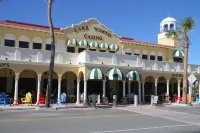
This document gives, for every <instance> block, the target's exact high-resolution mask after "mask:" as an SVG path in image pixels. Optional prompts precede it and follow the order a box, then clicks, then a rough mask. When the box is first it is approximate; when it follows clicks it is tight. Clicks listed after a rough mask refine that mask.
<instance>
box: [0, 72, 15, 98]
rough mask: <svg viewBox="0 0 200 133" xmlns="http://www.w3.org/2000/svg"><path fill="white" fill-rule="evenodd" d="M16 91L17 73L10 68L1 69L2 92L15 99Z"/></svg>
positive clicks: (0, 82)
mask: <svg viewBox="0 0 200 133" xmlns="http://www.w3.org/2000/svg"><path fill="white" fill-rule="evenodd" d="M14 90H15V72H14V71H13V70H12V69H9V68H1V69H0V92H5V93H6V94H7V95H9V97H11V98H13V96H14Z"/></svg>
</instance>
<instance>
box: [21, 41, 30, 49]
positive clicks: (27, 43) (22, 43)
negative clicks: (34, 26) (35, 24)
mask: <svg viewBox="0 0 200 133" xmlns="http://www.w3.org/2000/svg"><path fill="white" fill-rule="evenodd" d="M19 47H20V48H28V47H29V42H23V41H19Z"/></svg>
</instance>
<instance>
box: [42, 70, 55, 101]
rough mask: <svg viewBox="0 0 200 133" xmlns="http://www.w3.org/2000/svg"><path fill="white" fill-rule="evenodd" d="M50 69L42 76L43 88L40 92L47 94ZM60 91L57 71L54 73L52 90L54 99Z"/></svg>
mask: <svg viewBox="0 0 200 133" xmlns="http://www.w3.org/2000/svg"><path fill="white" fill-rule="evenodd" d="M48 76H49V74H48V71H46V72H44V73H43V74H42V76H41V89H40V93H43V95H46V89H47V83H48ZM57 92H58V75H57V73H55V72H54V73H53V79H52V90H51V96H52V98H53V99H56V97H57V94H58V93H57Z"/></svg>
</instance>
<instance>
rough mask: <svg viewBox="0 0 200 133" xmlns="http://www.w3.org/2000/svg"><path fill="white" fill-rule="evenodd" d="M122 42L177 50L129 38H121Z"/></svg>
mask: <svg viewBox="0 0 200 133" xmlns="http://www.w3.org/2000/svg"><path fill="white" fill-rule="evenodd" d="M120 40H121V41H122V42H130V43H131V42H132V43H139V44H144V45H152V46H157V47H166V48H175V47H174V46H168V45H164V44H153V43H150V42H142V41H138V40H134V39H132V38H127V37H121V38H120Z"/></svg>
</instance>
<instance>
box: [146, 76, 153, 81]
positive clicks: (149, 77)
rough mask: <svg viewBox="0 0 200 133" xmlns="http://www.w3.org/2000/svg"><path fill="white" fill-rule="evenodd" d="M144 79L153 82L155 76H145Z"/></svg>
mask: <svg viewBox="0 0 200 133" xmlns="http://www.w3.org/2000/svg"><path fill="white" fill-rule="evenodd" d="M144 79H145V82H155V77H153V76H146V77H145V78H144Z"/></svg>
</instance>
